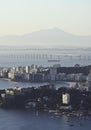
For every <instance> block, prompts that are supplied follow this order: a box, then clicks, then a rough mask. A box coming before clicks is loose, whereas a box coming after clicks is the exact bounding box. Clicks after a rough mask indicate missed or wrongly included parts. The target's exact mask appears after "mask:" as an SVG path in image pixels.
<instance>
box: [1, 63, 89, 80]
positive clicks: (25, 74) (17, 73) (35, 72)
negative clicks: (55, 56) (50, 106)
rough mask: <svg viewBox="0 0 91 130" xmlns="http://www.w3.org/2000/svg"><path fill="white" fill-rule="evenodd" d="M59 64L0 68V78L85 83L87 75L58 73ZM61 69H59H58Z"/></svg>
mask: <svg viewBox="0 0 91 130" xmlns="http://www.w3.org/2000/svg"><path fill="white" fill-rule="evenodd" d="M59 67H60V65H59V64H57V65H53V67H46V68H44V67H42V66H39V67H37V65H34V64H33V65H31V66H25V67H22V66H19V67H10V68H0V77H1V78H8V79H11V80H15V81H29V82H52V81H72V82H79V81H86V80H87V79H89V80H91V79H90V78H89V75H84V74H83V73H71V72H70V73H69V74H67V73H66V72H64V73H62V72H60V71H58V68H59ZM60 68H61V67H60Z"/></svg>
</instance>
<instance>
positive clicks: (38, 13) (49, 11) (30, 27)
mask: <svg viewBox="0 0 91 130" xmlns="http://www.w3.org/2000/svg"><path fill="white" fill-rule="evenodd" d="M54 27H58V28H60V29H63V30H64V31H66V32H70V33H74V34H79V35H91V0H0V35H4V34H5V35H7V34H8V35H9V34H24V33H30V32H32V31H36V30H40V29H47V28H54Z"/></svg>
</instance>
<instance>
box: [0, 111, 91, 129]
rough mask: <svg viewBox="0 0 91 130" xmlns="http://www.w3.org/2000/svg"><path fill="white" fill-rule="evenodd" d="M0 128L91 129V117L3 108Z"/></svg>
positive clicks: (0, 113) (0, 115)
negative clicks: (59, 115)
mask: <svg viewBox="0 0 91 130" xmlns="http://www.w3.org/2000/svg"><path fill="white" fill-rule="evenodd" d="M0 130H91V118H90V117H86V118H82V119H79V118H76V117H72V118H68V117H67V116H61V117H58V116H57V117H56V116H54V115H51V114H47V113H44V112H43V113H41V112H39V113H38V112H30V111H16V110H2V109H1V110H0Z"/></svg>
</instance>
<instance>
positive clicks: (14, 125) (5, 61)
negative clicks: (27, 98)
mask: <svg viewBox="0 0 91 130" xmlns="http://www.w3.org/2000/svg"><path fill="white" fill-rule="evenodd" d="M90 56H91V49H74V50H70V49H59V50H58V49H56V50H55V49H51V50H48V49H46V50H45V49H44V50H38V49H37V50H31V49H21V48H19V49H13V50H12V48H11V49H10V48H6V49H5V48H0V66H1V67H3V66H6V67H8V66H21V65H22V66H24V65H31V64H33V63H34V64H37V65H43V66H51V65H53V64H55V62H54V63H53V62H52V63H49V62H48V59H58V60H60V62H58V63H60V64H61V65H62V66H74V65H75V64H76V63H79V64H81V65H88V64H91V57H90ZM45 84H47V83H45ZM40 85H43V84H37V83H34V84H33V83H21V82H20V83H17V82H11V81H6V80H2V79H1V80H0V88H1V89H3V88H9V87H13V86H20V87H31V86H36V87H38V86H40ZM57 86H58V87H59V86H60V84H57ZM0 130H91V118H90V117H86V118H82V119H79V118H76V117H71V118H69V117H67V116H61V117H58V116H54V115H53V114H48V113H45V112H31V111H18V110H17V111H16V110H2V109H0Z"/></svg>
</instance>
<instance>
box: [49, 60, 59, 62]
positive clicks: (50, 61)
mask: <svg viewBox="0 0 91 130" xmlns="http://www.w3.org/2000/svg"><path fill="white" fill-rule="evenodd" d="M48 62H60V60H48Z"/></svg>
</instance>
